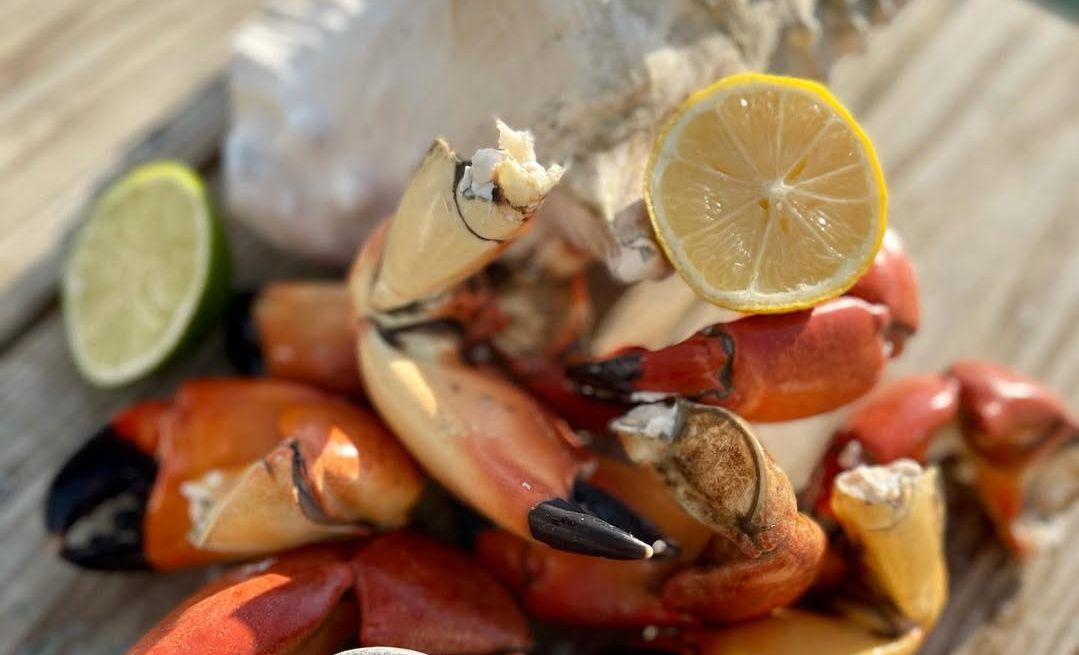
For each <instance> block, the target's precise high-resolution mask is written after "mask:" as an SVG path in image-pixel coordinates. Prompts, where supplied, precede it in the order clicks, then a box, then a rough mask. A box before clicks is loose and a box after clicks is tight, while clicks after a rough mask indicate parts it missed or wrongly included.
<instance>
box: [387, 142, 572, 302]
mask: <svg viewBox="0 0 1079 655" xmlns="http://www.w3.org/2000/svg"><path fill="white" fill-rule="evenodd" d="M498 129H499V133H500V136H499V147H498V148H497V149H491V148H484V149H481V150H479V151H478V152H477V153H476V157H478V158H479V159H478V161H463V160H460V159H458V158H457V156H456V155H455V154H454V153H453V151H452V150H451V149H450V147H449V145H448V144H446V142H445V141H442V140H438V141H436V142H435V143H434V145H432V146H431V149H430V150H428V151H427V156H426V157H424V160H423V163H421V164H420V168H419V170H418V171H417V172H416V174H415V175H413V177H412V180H411V182H409V185H408V187H407V188H406V189H405V193H404V195H403V196H402V197H401V203H400V204H399V205H398V207H397V211H395V212H394V219H393V221H391V223H390V227H389V231H388V233H387V236H386V245H385V250H384V252H383V254H382V258H381V262H380V265H379V270H378V275H377V277H376V279H375V282H374V286H373V287H372V288H371V291H370V294H371V296H370V298H371V306H372V307H373V308H375V309H377V310H379V311H388V310H392V309H396V308H399V307H402V306H404V305H408V304H409V303H412V302H415V301H417V300H420V299H423V298H425V297H428V296H431V295H433V294H436V293H438V292H441V291H444V290H446V289H448V288H449V287H451V286H453V285H455V284H457V283H459V282H461V281H462V280H464V279H465V278H466V277H468V276H469V275H471V274H472V273H475V272H476V271H478V270H480V269H481V268H483V266H484V265H486V264H487V263H488V262H490V261H491V260H492V259H493V258H494V257H495V256H497V255H498V254H499V253H500V252H501V251H502V250H503V249H504V248H505V247H506V246H507V245H508V244H509V241H510V240H511V239H512V238H513V237H514V236H516V235H517V234H518V233H519V232H520V231H521V230H522V229H523V228H524V226H525V224H526V222H527V221H528V219H529V218H531V216H532V213H533V212H534V211H535V210H536V208H537V207H538V206H539V205H540V203H541V202H542V201H543V199H544V197H545V196H546V195H547V193H548V192H549V191H550V190H551V188H552V187H554V185H555V184H556V183H557V182H558V180H559V179H560V178H561V177H562V167H561V166H558V165H557V164H556V165H552V166H549V167H546V168H545V167H543V166H541V165H540V164H539V163H538V162H537V161H536V158H535V157H536V153H535V150H534V148H533V146H532V136H531V135H530V134H528V133H527V132H516V131H514V130H511V129H510V128H509V127H507V126H506V125H505V124H504V123H501V122H499V123H498ZM417 262H422V265H420V266H418V265H417Z"/></svg>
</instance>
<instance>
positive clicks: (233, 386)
mask: <svg viewBox="0 0 1079 655" xmlns="http://www.w3.org/2000/svg"><path fill="white" fill-rule="evenodd" d="M275 449H276V450H275ZM422 484H423V480H422V477H421V475H420V473H419V471H418V470H416V468H415V465H414V464H413V463H412V461H411V459H410V458H409V457H408V455H407V453H405V452H404V451H403V450H402V449H401V448H400V446H399V445H398V444H397V443H396V441H395V440H394V439H393V437H392V435H390V434H389V433H388V432H387V431H386V429H385V428H384V427H383V426H382V425H381V423H379V422H378V420H377V419H376V418H375V417H373V416H372V415H370V414H369V413H367V412H365V411H364V410H362V409H360V408H357V407H353V406H351V405H348V404H347V403H345V402H343V401H341V400H338V399H335V398H333V397H331V396H327V395H325V394H323V393H321V392H318V391H315V390H312V389H309V388H307V387H304V386H301V385H297V384H294V383H287V382H275V381H270V380H247V379H205V380H195V381H190V382H188V383H186V384H185V385H184V386H183V387H181V388H180V390H179V392H178V393H177V394H176V396H175V397H174V398H173V400H172V401H170V402H154V403H145V404H143V405H138V406H136V407H135V408H133V409H131V410H128V411H126V412H124V413H122V414H121V415H120V416H118V417H117V419H116V420H114V421H113V423H112V424H111V425H110V426H109V427H107V428H105V429H104V430H102V431H101V432H100V433H98V434H97V435H96V436H95V437H94V438H93V439H92V440H90V442H89V443H87V444H86V445H85V446H83V448H82V449H80V450H79V451H78V452H77V453H76V454H75V455H74V456H72V458H71V459H70V460H69V461H68V462H67V464H65V465H64V467H63V468H62V469H61V470H60V472H59V473H58V474H57V476H56V478H55V479H54V481H53V483H52V486H51V488H50V490H49V495H48V500H47V503H46V524H47V528H48V530H49V532H50V533H51V534H52V535H54V538H55V539H56V540H57V541H58V542H59V544H60V548H61V554H62V555H63V556H64V557H65V558H66V559H68V560H69V561H71V562H73V563H75V564H79V565H80V566H84V567H88V568H98V569H116V568H121V569H123V568H141V567H150V568H156V569H173V568H179V567H184V566H194V565H199V564H204V563H207V562H212V561H217V560H222V559H228V558H233V559H235V558H237V557H238V556H248V555H251V554H254V553H263V552H268V551H272V550H277V549H281V548H285V547H290V546H294V545H296V544H298V543H304V542H308V541H313V540H315V539H319V538H325V537H326V536H329V535H331V534H338V533H340V532H342V531H344V532H347V533H349V534H352V533H355V532H356V531H357V530H369V529H370V527H371V526H374V525H379V526H382V525H388V526H390V527H392V526H396V525H401V524H403V523H404V521H405V516H406V513H407V511H408V509H409V508H410V507H411V505H412V503H414V502H415V500H416V499H417V498H418V496H419V494H420V490H421V488H422ZM376 499H377V501H378V502H374V501H375V500H376ZM192 514H194V515H195V516H196V517H203V518H204V519H205V520H200V521H199V523H200V525H199V526H195V525H193V524H192V520H191V516H192ZM224 517H231V518H230V519H229V520H225V521H219V520H218V518H224ZM328 523H329V524H332V525H327V524H328ZM342 526H346V527H342ZM195 528H199V529H198V530H195ZM196 532H197V533H198V534H195V533H196ZM189 537H195V538H197V539H198V540H199V541H200V542H201V543H203V545H204V546H205V547H206V548H217V549H218V550H219V551H222V552H216V551H211V550H205V549H200V548H198V547H196V546H195V545H194V544H193V543H191V541H189Z"/></svg>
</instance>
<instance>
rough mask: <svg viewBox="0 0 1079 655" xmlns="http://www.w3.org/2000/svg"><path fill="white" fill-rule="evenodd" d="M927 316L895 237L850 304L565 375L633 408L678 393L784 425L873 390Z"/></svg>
mask: <svg viewBox="0 0 1079 655" xmlns="http://www.w3.org/2000/svg"><path fill="white" fill-rule="evenodd" d="M657 309H659V310H660V311H662V308H657ZM919 319H920V308H919V303H918V285H917V280H916V278H915V275H914V268H913V266H912V265H911V262H910V260H909V259H908V258H907V256H906V253H905V252H904V251H903V246H902V243H901V242H900V240H899V238H898V236H896V235H895V234H894V233H892V232H888V233H887V235H886V237H885V240H884V244H883V246H882V248H881V250H880V251H879V252H878V253H877V256H876V258H875V259H874V262H873V265H872V266H871V267H870V269H869V271H868V272H867V273H866V274H865V275H864V276H862V278H861V279H860V280H859V281H858V283H857V284H856V285H855V286H854V287H853V288H852V289H851V290H850V291H849V292H848V294H847V295H846V296H844V297H842V298H837V299H834V300H830V301H827V302H825V303H822V304H820V305H818V306H817V307H814V308H813V309H811V310H807V311H802V312H794V313H790V314H780V315H756V316H747V317H744V318H740V319H738V320H734V321H731V322H728V323H716V324H714V325H711V326H709V327H706V328H704V329H703V330H700V331H698V332H697V333H696V334H694V335H692V336H690V337H689V338H688V339H685V340H683V341H681V342H679V343H676V344H673V345H670V346H668V347H666V348H661V349H659V350H647V349H644V348H627V349H625V350H622V351H620V352H616V353H614V354H613V355H611V356H609V357H605V358H603V359H600V360H597V361H592V362H585V363H581V364H576V365H574V366H571V367H569V369H568V371H567V373H568V376H569V378H570V379H571V380H572V381H573V382H574V383H575V386H576V388H577V390H578V391H579V392H581V393H583V394H584V395H587V396H593V397H597V398H603V399H608V400H616V401H621V402H623V403H625V402H637V401H641V400H644V401H649V400H654V399H655V398H656V397H657V396H673V395H678V396H681V397H683V398H686V399H689V400H692V401H695V402H700V403H705V404H709V405H718V406H720V407H725V408H727V409H730V410H733V411H735V412H737V413H738V414H739V415H740V416H742V417H744V418H746V419H747V420H751V421H786V420H791V419H797V418H803V417H806V416H812V415H815V414H820V413H822V412H826V411H829V410H832V409H835V408H836V407H839V406H840V405H844V404H846V403H848V402H850V401H852V400H854V399H856V398H858V397H859V396H861V395H862V394H864V393H865V392H867V391H868V390H869V389H870V388H871V387H872V386H873V385H874V384H875V383H876V381H877V379H878V378H879V376H880V373H881V371H882V370H883V367H884V365H885V363H886V361H887V360H888V358H889V357H892V356H895V355H898V354H899V353H900V352H901V351H902V349H903V346H904V344H905V343H906V340H907V338H908V337H910V336H911V335H912V334H913V333H914V331H915V330H917V328H918V323H919Z"/></svg>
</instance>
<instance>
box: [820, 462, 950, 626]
mask: <svg viewBox="0 0 1079 655" xmlns="http://www.w3.org/2000/svg"><path fill="white" fill-rule="evenodd" d="M832 510H833V511H834V512H835V515H836V518H837V519H838V520H839V523H840V525H841V526H842V527H843V530H844V532H845V533H846V534H847V536H848V537H850V538H851V540H852V541H854V542H855V543H856V544H857V545H858V546H859V547H860V549H861V559H862V563H863V565H864V566H865V568H866V570H867V571H868V572H869V573H870V575H871V576H872V579H873V584H874V586H875V587H876V588H877V589H878V590H879V591H880V592H881V593H882V594H883V595H884V596H885V597H887V598H888V600H890V601H891V602H892V604H894V606H895V608H896V609H898V610H899V612H900V613H901V614H902V615H903V616H905V617H907V618H909V619H911V620H912V621H914V622H915V623H916V624H917V625H919V626H921V627H922V628H925V629H928V628H929V627H931V626H932V625H933V624H934V623H936V620H937V618H938V617H939V616H940V612H941V610H943V609H944V604H945V602H947V598H948V570H947V567H946V565H945V562H944V545H943V543H944V505H943V502H942V499H941V495H940V489H939V481H938V480H937V470H936V469H935V468H929V469H922V467H921V466H919V465H918V464H917V463H916V462H914V461H913V460H909V459H901V460H898V461H896V462H893V463H891V464H889V465H887V466H859V467H857V468H855V469H853V470H851V471H847V472H845V473H842V474H840V475H839V476H838V477H837V478H836V481H835V486H834V487H833V491H832Z"/></svg>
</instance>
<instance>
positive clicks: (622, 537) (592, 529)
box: [528, 498, 653, 559]
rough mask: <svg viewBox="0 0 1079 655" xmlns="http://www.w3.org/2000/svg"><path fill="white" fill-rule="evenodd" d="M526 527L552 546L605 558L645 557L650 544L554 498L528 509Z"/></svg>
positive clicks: (649, 555)
mask: <svg viewBox="0 0 1079 655" xmlns="http://www.w3.org/2000/svg"><path fill="white" fill-rule="evenodd" d="M528 528H529V530H531V532H532V536H533V537H534V538H535V539H536V540H537V541H542V542H543V543H545V544H547V545H548V546H550V547H552V548H557V549H558V550H566V551H569V552H571V553H581V554H583V555H592V556H595V557H606V558H608V559H648V558H650V557H652V554H653V550H652V546H650V545H648V544H646V543H644V542H643V541H641V540H640V539H638V538H636V537H634V536H633V535H631V534H630V533H628V532H626V531H625V530H622V529H621V528H618V527H616V526H614V525H611V524H610V523H608V522H607V521H604V520H603V519H601V518H599V517H596V516H592V515H591V514H588V513H587V512H585V511H584V510H583V509H581V508H580V507H577V506H576V505H573V504H572V503H570V502H568V501H566V500H563V499H561V498H554V499H552V500H547V501H544V502H542V503H540V504H539V505H536V506H535V507H533V508H532V509H531V510H530V511H529V512H528Z"/></svg>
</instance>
